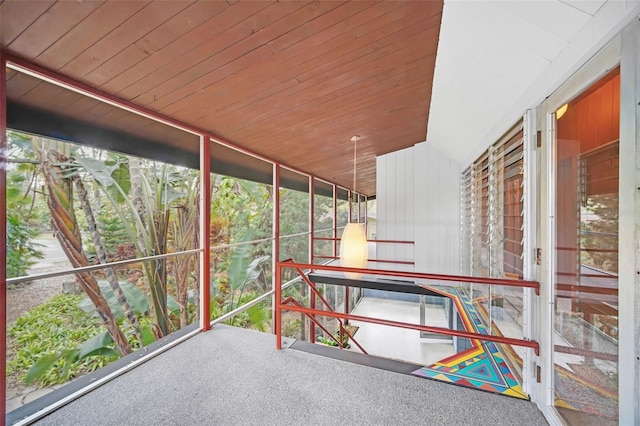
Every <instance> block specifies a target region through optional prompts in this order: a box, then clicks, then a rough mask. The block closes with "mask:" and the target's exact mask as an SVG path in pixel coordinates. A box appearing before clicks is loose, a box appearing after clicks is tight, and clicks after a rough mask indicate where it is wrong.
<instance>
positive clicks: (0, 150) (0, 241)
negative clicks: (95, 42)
mask: <svg viewBox="0 0 640 426" xmlns="http://www.w3.org/2000/svg"><path fill="white" fill-rule="evenodd" d="M6 188H7V63H6V57H5V55H4V53H2V51H0V219H1V220H0V226H2V232H0V263H1V265H0V339H2V341H1V342H0V348H1V349H0V375H1V377H2V379H1V380H0V404H1V405H2V409H0V414H1V416H0V426H4V425H5V416H6V407H5V400H6V396H7V394H6V390H7V368H6V366H7V346H6V342H7V234H6V232H5V229H7V191H6Z"/></svg>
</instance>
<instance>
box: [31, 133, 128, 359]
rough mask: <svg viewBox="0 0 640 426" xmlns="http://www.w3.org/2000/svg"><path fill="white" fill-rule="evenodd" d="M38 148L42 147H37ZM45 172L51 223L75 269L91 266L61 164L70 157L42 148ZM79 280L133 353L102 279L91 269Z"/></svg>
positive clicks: (124, 350)
mask: <svg viewBox="0 0 640 426" xmlns="http://www.w3.org/2000/svg"><path fill="white" fill-rule="evenodd" d="M36 148H39V147H38V146H36ZM40 148H41V149H42V150H41V151H40V150H38V151H40V154H41V160H42V173H43V175H44V178H45V182H46V185H47V189H48V192H49V199H48V205H49V210H50V212H51V225H52V227H53V230H54V233H55V235H56V237H57V239H58V241H59V242H60V245H61V246H62V249H63V250H64V252H65V254H66V255H67V257H68V258H69V261H70V262H71V264H72V265H73V267H74V268H80V267H83V266H89V261H88V259H87V257H86V255H85V253H84V251H83V249H82V239H81V236H80V230H79V229H78V221H77V219H76V216H75V212H74V209H73V187H72V184H71V179H70V178H67V177H65V175H66V172H65V170H64V169H63V168H62V166H61V165H60V164H61V163H63V162H65V161H66V160H68V158H66V157H64V156H62V155H61V154H60V153H58V152H57V151H56V150H49V149H47V147H46V146H44V145H43V146H42V147H40ZM76 281H77V282H78V284H79V285H80V286H81V287H82V289H83V290H84V292H85V293H86V294H87V296H88V297H89V299H91V301H92V302H93V304H94V305H95V307H96V311H97V312H98V315H99V316H100V318H101V319H102V321H103V323H104V324H105V326H106V327H107V330H108V332H109V334H110V335H111V337H112V339H113V341H114V342H115V344H116V347H117V349H118V352H120V354H121V355H127V354H129V353H131V352H132V350H131V345H129V342H128V341H127V338H126V337H125V335H124V333H123V332H122V330H121V329H120V327H119V325H118V323H117V321H116V318H115V316H114V315H113V312H112V311H111V309H110V308H109V304H108V303H107V300H106V299H105V297H104V295H103V294H102V292H101V291H100V287H99V286H98V282H97V281H96V279H95V277H94V276H93V275H92V274H91V273H90V272H78V273H76Z"/></svg>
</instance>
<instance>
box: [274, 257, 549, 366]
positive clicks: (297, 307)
mask: <svg viewBox="0 0 640 426" xmlns="http://www.w3.org/2000/svg"><path fill="white" fill-rule="evenodd" d="M285 268H289V269H295V270H296V271H297V272H298V274H300V276H301V277H302V278H303V279H304V281H305V282H306V283H307V285H311V286H312V288H315V285H314V284H313V283H312V282H311V281H310V280H309V278H308V277H307V275H306V274H305V272H304V270H316V271H318V270H320V271H334V272H354V273H360V274H370V275H385V276H392V277H401V278H417V279H424V280H439V281H449V282H467V283H476V284H490V285H502V286H507V287H519V288H532V289H534V290H535V292H536V294H537V295H539V294H540V283H538V282H536V281H526V280H510V279H500V278H485V277H469V276H463V275H443V274H425V273H417V272H404V271H388V270H379V269H364V268H346V267H341V266H330V265H310V264H304V263H296V262H293V261H291V260H285V261H283V262H278V263H277V265H276V288H275V313H274V317H275V334H276V346H277V348H278V349H282V311H294V312H300V313H303V314H305V315H306V316H307V317H309V318H314V321H315V317H317V316H326V317H330V318H336V319H338V320H341V319H343V320H345V321H349V320H355V321H362V322H368V323H372V324H380V325H387V326H392V327H400V328H406V329H412V330H419V331H425V332H428V333H437V334H443V335H448V336H456V337H462V338H467V339H476V340H486V341H491V342H495V343H502V344H507V345H515V346H523V347H527V348H531V349H533V350H534V351H535V353H536V355H539V354H540V346H539V344H538V342H537V341H534V340H523V339H515V338H509V337H504V336H493V335H487V334H479V333H473V332H468V331H459V330H451V329H448V328H442V327H432V326H427V325H420V324H412V323H406V322H400V321H391V320H385V319H380V318H372V317H363V316H360V315H352V314H349V313H339V312H334V311H325V310H320V309H314V308H307V307H304V306H302V305H301V304H300V303H295V304H293V303H291V300H290V298H287V299H286V300H284V301H283V300H282V288H281V285H282V283H281V277H282V270H283V269H285ZM341 324H342V323H341Z"/></svg>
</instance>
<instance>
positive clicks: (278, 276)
mask: <svg viewBox="0 0 640 426" xmlns="http://www.w3.org/2000/svg"><path fill="white" fill-rule="evenodd" d="M273 203H274V208H273V258H274V259H275V261H276V270H275V274H274V281H273V286H274V287H275V289H274V290H275V296H274V300H273V303H272V306H273V310H274V313H273V329H274V330H275V334H276V346H277V348H278V349H282V316H281V315H282V311H281V310H280V309H279V308H278V306H279V305H280V301H281V300H282V268H278V264H279V263H280V165H279V164H277V163H275V164H274V165H273Z"/></svg>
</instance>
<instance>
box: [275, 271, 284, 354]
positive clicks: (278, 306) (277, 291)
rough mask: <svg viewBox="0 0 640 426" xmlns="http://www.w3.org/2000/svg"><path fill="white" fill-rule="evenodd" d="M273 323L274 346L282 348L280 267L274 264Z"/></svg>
mask: <svg viewBox="0 0 640 426" xmlns="http://www.w3.org/2000/svg"><path fill="white" fill-rule="evenodd" d="M275 280H276V282H275V285H276V288H275V292H274V296H273V297H274V315H273V324H274V328H275V332H276V348H277V349H282V267H281V266H280V264H279V263H278V264H276V273H275Z"/></svg>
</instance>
